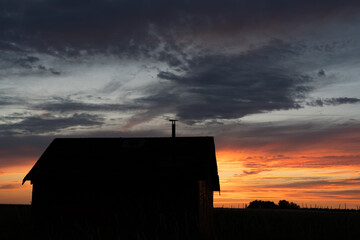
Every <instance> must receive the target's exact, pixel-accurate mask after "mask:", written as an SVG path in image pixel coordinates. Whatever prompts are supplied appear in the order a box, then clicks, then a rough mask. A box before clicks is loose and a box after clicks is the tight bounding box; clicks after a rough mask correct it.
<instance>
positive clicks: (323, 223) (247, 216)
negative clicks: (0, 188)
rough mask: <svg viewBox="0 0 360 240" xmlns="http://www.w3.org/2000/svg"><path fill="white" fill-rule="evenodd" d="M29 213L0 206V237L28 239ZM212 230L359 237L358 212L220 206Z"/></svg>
mask: <svg viewBox="0 0 360 240" xmlns="http://www.w3.org/2000/svg"><path fill="white" fill-rule="evenodd" d="M30 214H31V213H30V206H28V205H0V239H1V240H12V239H31V236H32V231H33V226H32V223H31V215H30ZM214 232H215V236H216V239H218V240H228V239H229V240H230V239H231V240H233V239H264V240H266V239H276V240H278V239H287V240H288V239H301V240H305V239H314V240H318V239H360V212H359V211H335V210H326V211H320V210H303V209H301V210H261V209H260V210H254V209H221V208H220V209H215V210H214ZM89 239H97V238H89ZM119 239H122V238H121V236H120V238H119ZM169 240H171V239H169Z"/></svg>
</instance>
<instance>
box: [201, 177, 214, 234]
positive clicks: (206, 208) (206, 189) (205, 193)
mask: <svg viewBox="0 0 360 240" xmlns="http://www.w3.org/2000/svg"><path fill="white" fill-rule="evenodd" d="M198 184H199V224H200V232H201V235H202V237H203V238H205V239H211V237H212V236H213V191H212V190H211V189H210V186H209V184H208V182H207V181H205V180H200V181H199V182H198Z"/></svg>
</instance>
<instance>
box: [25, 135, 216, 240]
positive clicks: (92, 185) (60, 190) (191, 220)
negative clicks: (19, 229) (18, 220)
mask: <svg viewBox="0 0 360 240" xmlns="http://www.w3.org/2000/svg"><path fill="white" fill-rule="evenodd" d="M27 180H30V181H31V184H33V192H32V211H33V215H34V220H35V223H36V225H37V226H40V227H38V229H41V231H44V229H57V230H51V231H55V232H56V231H60V230H59V229H60V227H58V228H56V226H58V225H59V224H60V225H61V224H62V226H61V229H66V227H65V228H64V226H63V225H66V226H67V227H68V228H71V227H69V226H71V224H73V225H74V224H79V222H81V221H82V222H86V224H85V225H86V226H90V225H91V224H94V225H95V226H96V228H97V229H99V228H100V229H101V227H99V225H101V224H103V225H104V226H106V228H109V226H114V229H117V230H114V229H112V230H106V231H107V233H106V234H112V235H114V234H115V235H116V233H114V231H120V230H119V225H121V234H122V235H124V234H127V236H128V237H126V238H127V239H131V238H135V237H134V234H135V233H136V234H142V235H146V236H150V237H148V238H147V239H151V238H158V239H162V238H163V239H166V238H168V237H170V236H171V234H173V235H174V234H176V235H177V239H181V237H182V238H183V239H190V238H191V237H192V236H196V235H194V233H199V232H200V234H201V235H202V236H210V235H211V231H212V230H211V229H212V209H213V192H214V191H220V185H219V177H218V172H217V163H216V156H215V144H214V138H213V137H176V138H175V137H174V135H173V137H172V138H165V137H164V138H57V139H54V140H53V142H52V143H51V144H50V145H49V147H48V148H47V149H46V150H45V152H44V153H43V154H42V156H41V157H40V159H39V160H38V161H37V162H36V164H35V165H34V166H33V168H32V169H31V170H30V172H29V173H28V174H27V175H26V176H25V178H24V179H23V183H24V182H25V181H27ZM76 221H77V222H76ZM120 222H121V224H118V223H120ZM103 225H101V226H102V227H103V228H102V229H104V226H103ZM54 226H55V227H54ZM82 229H84V227H82ZM61 231H63V230H61ZM71 231H73V229H72V230H71ZM89 231H90V230H89ZM109 231H112V232H111V233H109ZM57 233H58V232H57ZM67 234H69V233H67ZM194 238H195V237H194ZM169 239H170V238H169Z"/></svg>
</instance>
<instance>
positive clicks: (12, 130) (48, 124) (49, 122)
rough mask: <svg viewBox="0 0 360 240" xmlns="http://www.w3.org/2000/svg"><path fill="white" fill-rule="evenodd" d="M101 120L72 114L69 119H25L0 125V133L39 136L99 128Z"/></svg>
mask: <svg viewBox="0 0 360 240" xmlns="http://www.w3.org/2000/svg"><path fill="white" fill-rule="evenodd" d="M103 120H104V119H103V118H101V117H100V116H98V115H90V114H85V113H81V114H77V113H75V114H73V115H72V116H69V117H54V116H51V115H49V114H48V115H42V116H31V117H26V118H25V119H23V120H22V121H20V122H17V123H9V124H2V125H0V133H2V134H3V135H12V134H16V133H25V134H40V133H49V132H56V131H59V130H62V129H65V128H69V127H78V126H99V125H102V124H103Z"/></svg>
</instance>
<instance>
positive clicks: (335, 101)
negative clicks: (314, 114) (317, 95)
mask: <svg viewBox="0 0 360 240" xmlns="http://www.w3.org/2000/svg"><path fill="white" fill-rule="evenodd" d="M355 103H360V98H348V97H342V98H327V99H317V100H313V101H311V102H308V103H307V105H308V106H312V107H323V106H336V105H341V104H355Z"/></svg>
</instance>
